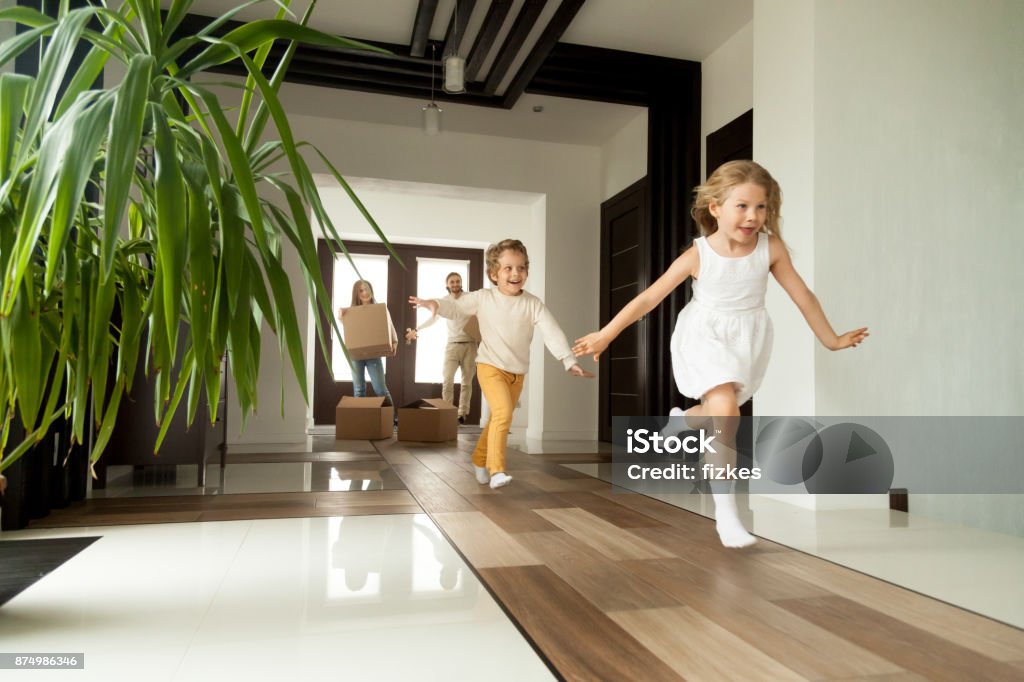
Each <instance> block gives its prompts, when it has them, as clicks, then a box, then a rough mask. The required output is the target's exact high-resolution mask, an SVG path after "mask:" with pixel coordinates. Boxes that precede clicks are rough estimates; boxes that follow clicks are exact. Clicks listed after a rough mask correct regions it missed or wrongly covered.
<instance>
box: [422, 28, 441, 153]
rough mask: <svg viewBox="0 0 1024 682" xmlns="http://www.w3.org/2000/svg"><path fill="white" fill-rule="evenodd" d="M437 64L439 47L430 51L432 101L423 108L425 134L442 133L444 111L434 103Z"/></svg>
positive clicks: (434, 47) (433, 47) (433, 46)
mask: <svg viewBox="0 0 1024 682" xmlns="http://www.w3.org/2000/svg"><path fill="white" fill-rule="evenodd" d="M436 64H437V46H436V45H432V46H431V49H430V101H429V102H427V105H426V106H424V107H423V132H425V133H426V134H427V135H437V134H438V133H439V132H441V112H442V111H443V109H441V107H439V106H437V103H436V102H435V101H434V66H435V65H436Z"/></svg>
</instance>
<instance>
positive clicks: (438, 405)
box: [398, 398, 459, 443]
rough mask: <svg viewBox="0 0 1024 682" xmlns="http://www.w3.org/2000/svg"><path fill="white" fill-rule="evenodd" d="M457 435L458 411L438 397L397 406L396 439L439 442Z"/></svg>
mask: <svg viewBox="0 0 1024 682" xmlns="http://www.w3.org/2000/svg"><path fill="white" fill-rule="evenodd" d="M458 435H459V411H458V409H457V408H456V407H455V406H454V405H452V404H451V403H446V402H445V401H443V400H441V399H440V398H425V399H423V400H417V401H415V402H412V403H409V404H408V405H403V406H402V407H400V408H398V440H418V441H426V442H432V443H435V442H440V441H445V440H455V438H456V437H457V436H458Z"/></svg>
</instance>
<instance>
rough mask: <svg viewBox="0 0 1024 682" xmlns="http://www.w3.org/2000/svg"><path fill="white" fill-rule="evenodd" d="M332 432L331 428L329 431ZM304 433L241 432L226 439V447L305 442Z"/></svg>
mask: <svg viewBox="0 0 1024 682" xmlns="http://www.w3.org/2000/svg"><path fill="white" fill-rule="evenodd" d="M331 432H332V433H333V430H332V431H331ZM305 442H306V434H304V433H295V432H294V431H289V432H287V433H243V434H241V435H238V436H235V437H234V438H229V439H228V447H231V446H232V445H283V444H290V445H294V444H295V443H305Z"/></svg>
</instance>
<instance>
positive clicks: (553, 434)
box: [541, 429, 597, 441]
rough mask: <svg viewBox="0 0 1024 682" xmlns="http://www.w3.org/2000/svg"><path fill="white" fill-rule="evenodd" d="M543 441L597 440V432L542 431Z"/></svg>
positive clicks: (585, 430)
mask: <svg viewBox="0 0 1024 682" xmlns="http://www.w3.org/2000/svg"><path fill="white" fill-rule="evenodd" d="M541 440H583V441H590V440H597V430H596V429H594V430H589V429H583V430H580V431H542V432H541Z"/></svg>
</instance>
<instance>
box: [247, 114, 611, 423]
mask: <svg viewBox="0 0 1024 682" xmlns="http://www.w3.org/2000/svg"><path fill="white" fill-rule="evenodd" d="M409 106H418V105H417V104H416V102H415V101H413V100H409ZM290 120H291V122H292V125H293V126H294V129H295V133H296V136H297V137H298V138H300V139H305V140H308V141H310V142H312V143H313V144H315V145H317V146H318V147H319V148H320V149H321V150H322V151H324V153H325V154H326V155H327V156H328V157H329V158H331V159H332V161H333V162H334V163H335V164H336V165H337V166H338V167H339V169H340V170H341V171H342V173H344V174H346V175H350V176H353V177H362V178H378V179H386V180H402V181H409V182H420V183H433V184H438V185H450V186H455V187H470V188H478V189H501V190H512V191H517V192H527V193H533V194H537V195H544V199H543V200H542V201H539V202H537V203H536V204H535V205H534V206H533V208H532V210H534V211H537V210H543V211H544V216H543V217H544V220H543V223H544V224H545V225H546V234H544V235H543V237H542V238H541V237H540V236H536V235H532V236H533V239H534V241H533V242H532V243H531V242H530V241H529V240H524V241H526V242H527V243H526V246H527V247H528V249H529V251H530V261H531V278H530V282H529V286H528V289H529V290H530V291H532V292H533V293H535V294H537V295H539V296H541V297H542V298H544V299H545V303H546V304H547V305H548V307H549V308H550V309H551V311H552V313H553V314H554V315H555V317H556V318H557V319H558V321H559V322H560V323H561V325H562V328H563V329H564V330H565V332H566V335H567V336H568V337H569V338H570V339H572V338H574V335H578V334H580V333H584V332H587V331H591V330H592V329H594V328H595V327H596V324H597V304H596V302H595V301H594V291H596V289H597V285H598V273H597V271H596V269H595V268H592V267H580V266H581V265H586V264H591V263H595V262H597V259H598V243H597V240H596V239H594V236H593V235H594V233H595V231H596V226H597V225H598V224H599V219H600V210H599V206H600V201H601V171H600V168H601V163H600V161H601V158H600V155H601V150H600V149H599V148H598V147H585V146H579V145H563V144H552V143H542V142H532V141H527V140H513V139H506V138H496V137H487V136H481V135H470V134H460V133H450V132H445V133H443V134H441V135H438V136H433V137H432V136H427V135H424V134H423V133H422V132H421V131H419V130H416V129H412V128H404V127H398V126H386V125H380V124H373V123H363V122H351V121H344V120H340V119H338V118H320V117H311V116H292V117H291V119H290ZM313 166H314V170H316V171H323V170H325V169H321V168H319V167H318V166H317V164H313ZM538 206H540V207H542V208H538ZM536 222H537V221H536V219H535V220H532V221H531V224H533V223H536ZM343 229H344V228H343ZM382 229H383V230H384V232H385V233H386V234H392V232H395V231H396V230H392V228H391V227H390V226H389V225H386V224H384V225H382ZM531 229H532V228H531V227H530V226H529V225H524V226H522V228H521V229H520V230H518V231H517V232H518V234H514V235H511V236H517V237H518V236H519V235H520V234H524V233H527V234H529V233H530V230H531ZM397 231H399V232H400V231H401V230H400V229H399V230H397ZM285 265H286V268H287V269H288V272H289V273H290V274H291V277H292V281H293V283H294V286H297V287H298V286H299V283H300V282H301V281H302V280H301V276H300V274H299V270H298V267H297V264H296V262H295V258H294V256H293V255H292V254H289V255H288V257H287V258H286V263H285ZM295 302H296V307H297V309H298V310H299V314H300V319H299V324H300V326H301V327H302V328H303V329H305V328H306V325H307V316H308V309H307V305H306V303H305V301H304V300H303V298H302V295H301V291H299V290H296V296H295ZM535 343H536V344H540V340H539V338H538V339H537V340H536V341H535ZM263 351H264V352H263V354H262V362H263V365H262V368H261V375H260V376H261V379H260V405H261V411H260V414H259V418H258V419H253V420H251V421H250V423H249V425H248V428H247V429H246V431H245V433H244V435H242V436H239V435H238V433H237V431H236V432H234V433H232V434H231V435H230V438H231V442H241V441H252V442H290V441H291V440H293V439H295V438H296V437H297V436H299V435H301V434H303V433H304V429H305V414H306V406H305V403H304V401H303V399H302V396H301V392H300V391H299V390H298V389H297V385H296V383H295V382H294V380H293V379H291V378H290V377H288V376H287V372H285V373H283V376H284V385H285V392H286V398H285V416H284V418H281V417H280V415H279V410H278V404H279V400H280V392H279V391H280V385H281V381H282V372H281V363H280V360H279V358H278V357H277V349H276V347H273V346H271V347H269V348H268V347H267V344H264V349H263ZM539 355H540V353H539V352H538V351H535V352H534V356H533V359H532V361H531V368H530V382H531V386H530V389H529V390H530V394H529V401H530V412H531V413H530V415H529V422H530V423H529V431H530V433H529V434H528V435H529V436H530V437H536V438H540V437H545V438H565V439H585V438H594V437H596V433H597V414H596V413H597V410H596V408H595V409H593V410H587V411H583V410H579V409H577V406H578V405H580V404H591V403H593V404H595V405H596V394H597V385H596V382H595V381H588V380H583V379H576V378H572V377H569V376H568V375H567V374H566V373H565V372H564V370H562V368H561V365H560V364H559V363H557V362H556V361H555V360H554V359H553V358H552V357H551V356H550V355H549V354H546V353H545V354H544V355H545V357H544V359H543V360H540V359H539V357H538V356H539ZM541 396H543V398H544V400H541ZM268 406H270V408H269V409H268ZM538 406H542V412H541V413H540V414H537V415H536V418H535V415H534V412H536V411H537V410H538V409H539V407H538ZM232 409H233V410H237V407H235V406H232ZM229 419H233V421H229V423H231V424H234V425H238V424H239V421H238V415H237V413H236V414H234V415H229Z"/></svg>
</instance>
